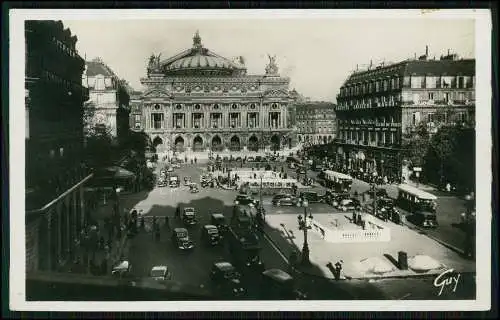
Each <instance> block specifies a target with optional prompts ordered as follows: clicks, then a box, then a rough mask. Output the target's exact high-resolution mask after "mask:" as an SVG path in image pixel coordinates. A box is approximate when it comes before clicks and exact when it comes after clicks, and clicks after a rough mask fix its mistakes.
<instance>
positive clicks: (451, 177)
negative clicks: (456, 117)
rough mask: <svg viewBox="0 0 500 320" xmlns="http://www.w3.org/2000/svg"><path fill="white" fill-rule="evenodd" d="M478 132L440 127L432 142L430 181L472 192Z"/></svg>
mask: <svg viewBox="0 0 500 320" xmlns="http://www.w3.org/2000/svg"><path fill="white" fill-rule="evenodd" d="M474 150H475V130H474V128H470V127H464V126H461V125H449V126H443V127H441V128H440V129H439V130H438V131H437V133H436V134H435V135H434V136H433V137H432V139H431V140H430V141H429V148H428V151H427V153H426V155H425V167H424V172H425V176H426V178H427V179H428V180H430V181H432V182H435V183H439V184H441V185H444V184H446V183H448V182H450V183H452V184H454V185H458V186H459V187H461V188H465V189H469V190H472V189H473V188H474V185H475V183H474V181H475V152H474Z"/></svg>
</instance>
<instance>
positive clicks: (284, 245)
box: [264, 214, 475, 279]
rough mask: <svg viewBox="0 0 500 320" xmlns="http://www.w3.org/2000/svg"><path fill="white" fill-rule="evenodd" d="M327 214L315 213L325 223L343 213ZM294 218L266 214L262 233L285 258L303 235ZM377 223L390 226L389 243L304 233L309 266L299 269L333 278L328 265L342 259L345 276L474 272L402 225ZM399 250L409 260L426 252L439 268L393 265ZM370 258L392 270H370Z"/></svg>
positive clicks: (472, 266) (466, 263)
mask: <svg viewBox="0 0 500 320" xmlns="http://www.w3.org/2000/svg"><path fill="white" fill-rule="evenodd" d="M330 216H331V217H324V216H323V215H322V216H318V219H321V218H322V217H324V218H325V221H321V223H322V224H323V225H329V224H328V223H329V220H328V219H329V218H334V217H335V218H337V219H340V218H342V217H343V214H340V215H330ZM296 220H297V218H296V217H295V216H287V215H269V214H268V215H267V216H266V222H267V223H266V225H265V226H264V233H265V235H266V236H267V237H268V238H269V239H270V240H271V241H272V243H273V244H274V245H276V246H277V247H278V248H279V250H280V251H281V253H282V254H283V255H284V256H285V257H289V256H290V254H291V253H292V251H293V250H297V251H298V252H301V251H302V245H303V242H304V236H303V232H302V231H301V230H299V229H298V226H297V221H296ZM330 220H331V219H330ZM381 224H384V225H386V226H387V227H388V228H390V231H391V240H390V241H389V242H366V243H331V242H327V241H325V240H323V239H322V238H321V236H319V235H318V234H316V233H314V232H308V243H309V249H310V260H311V262H312V264H313V265H312V267H310V268H307V269H305V270H304V269H302V270H301V271H302V272H304V273H312V274H313V275H315V276H318V277H324V278H330V279H333V278H334V275H333V272H332V268H331V265H330V267H329V264H335V263H336V262H337V261H340V260H342V261H343V268H342V270H343V274H344V276H345V277H346V278H348V279H370V278H379V279H380V278H395V277H415V276H435V275H436V274H439V273H440V272H442V270H443V268H453V269H455V270H459V271H460V272H475V262H473V261H469V260H465V259H463V258H462V257H460V256H459V255H458V254H457V253H455V252H454V251H452V250H450V249H448V248H446V247H443V246H441V245H440V244H438V243H436V242H435V241H434V240H432V239H430V238H428V237H426V236H424V235H421V234H419V233H418V232H415V231H413V230H409V229H408V228H406V227H404V226H399V225H395V224H392V223H383V222H381ZM399 251H405V252H406V253H407V255H408V259H409V260H410V259H411V257H413V256H416V255H428V256H430V257H431V258H433V259H435V260H436V261H438V262H439V263H440V264H441V266H442V267H441V268H438V269H435V270H429V271H427V272H423V273H422V272H416V271H413V270H411V269H408V270H399V269H398V268H397V267H396V266H395V264H394V261H395V260H397V257H398V252H399ZM395 257H396V258H395ZM373 261H376V263H380V264H385V265H392V266H393V268H392V271H389V272H384V273H383V274H380V273H377V272H375V271H374V269H371V268H372V267H373V265H371V266H369V264H370V263H372V262H373Z"/></svg>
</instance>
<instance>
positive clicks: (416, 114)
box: [411, 112, 420, 126]
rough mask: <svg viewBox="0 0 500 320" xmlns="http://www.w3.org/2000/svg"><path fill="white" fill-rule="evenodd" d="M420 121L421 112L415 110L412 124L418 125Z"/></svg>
mask: <svg viewBox="0 0 500 320" xmlns="http://www.w3.org/2000/svg"><path fill="white" fill-rule="evenodd" d="M419 122H420V112H414V113H413V114H412V120H411V123H412V125H414V126H416V125H417V124H418V123H419Z"/></svg>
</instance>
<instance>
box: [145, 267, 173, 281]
mask: <svg viewBox="0 0 500 320" xmlns="http://www.w3.org/2000/svg"><path fill="white" fill-rule="evenodd" d="M149 276H150V277H151V278H153V279H154V280H172V273H171V272H170V270H168V267H167V266H165V265H163V266H154V267H153V268H151V271H150V272H149Z"/></svg>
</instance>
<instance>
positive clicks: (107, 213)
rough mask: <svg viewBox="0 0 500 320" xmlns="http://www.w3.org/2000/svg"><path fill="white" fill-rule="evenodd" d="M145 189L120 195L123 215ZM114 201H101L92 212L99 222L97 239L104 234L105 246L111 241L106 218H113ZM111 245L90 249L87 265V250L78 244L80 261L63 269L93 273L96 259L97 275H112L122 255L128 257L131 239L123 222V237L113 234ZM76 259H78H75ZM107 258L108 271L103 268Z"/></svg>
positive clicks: (68, 264)
mask: <svg viewBox="0 0 500 320" xmlns="http://www.w3.org/2000/svg"><path fill="white" fill-rule="evenodd" d="M144 192H145V191H141V192H138V193H130V194H123V195H121V196H120V210H121V211H122V217H123V216H124V215H125V211H127V212H128V210H129V209H130V208H131V207H132V206H133V204H135V203H136V201H137V199H138V198H141V197H142V196H143V195H142V193H144ZM113 205H114V202H113V200H111V201H106V203H105V204H104V203H101V204H100V205H98V206H97V208H96V209H95V210H93V211H92V212H91V215H90V219H91V220H92V221H93V222H94V223H97V230H98V233H97V240H99V238H100V237H101V236H102V238H103V239H104V244H105V246H104V247H105V248H106V245H107V244H108V241H109V232H108V230H107V229H106V227H105V219H106V218H109V219H110V220H111V218H112V215H113V212H114V208H113ZM110 243H111V246H110V250H108V251H107V250H105V248H100V247H97V246H96V249H95V250H93V249H90V250H89V252H88V265H87V266H86V265H85V256H86V250H85V248H84V247H83V244H82V245H78V246H76V248H75V254H74V256H75V258H77V259H78V260H79V263H75V262H76V261H68V262H67V263H66V264H65V265H64V266H62V268H61V271H63V272H75V273H92V272H91V271H92V270H91V269H92V268H91V261H92V259H93V260H94V263H95V266H96V270H94V273H95V274H96V275H110V274H111V270H112V268H113V267H114V266H115V265H117V264H118V262H120V257H121V256H122V255H123V257H124V258H125V259H126V258H127V256H128V249H129V241H128V237H127V230H126V229H125V227H124V225H123V222H122V231H121V237H118V236H117V233H116V231H115V232H114V234H113V238H112V239H111V241H110ZM75 260H76V259H75ZM104 260H106V262H105V264H106V271H105V272H104V270H103V269H102V268H103V266H102V263H103V261H104Z"/></svg>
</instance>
